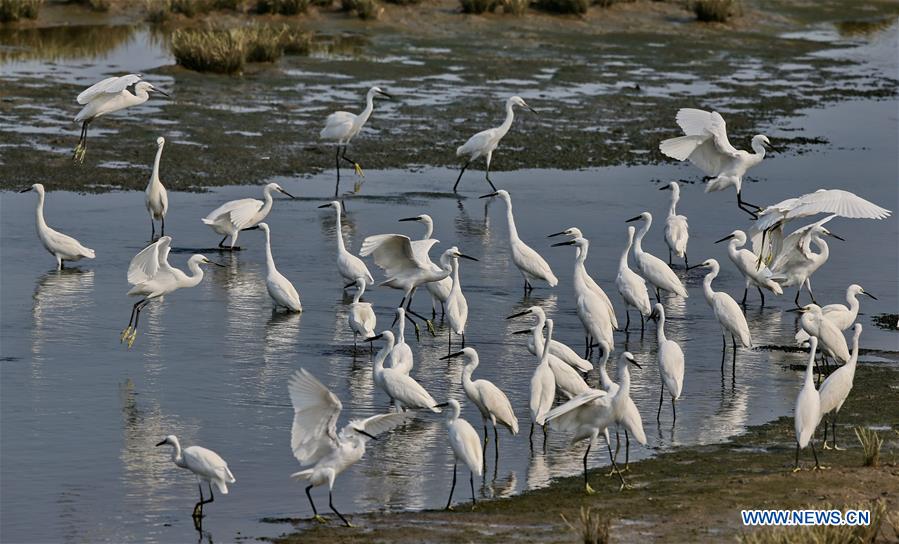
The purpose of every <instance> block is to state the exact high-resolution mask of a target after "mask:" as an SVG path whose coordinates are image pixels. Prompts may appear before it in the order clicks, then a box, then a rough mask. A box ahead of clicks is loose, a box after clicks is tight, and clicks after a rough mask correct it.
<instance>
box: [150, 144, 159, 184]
mask: <svg viewBox="0 0 899 544" xmlns="http://www.w3.org/2000/svg"><path fill="white" fill-rule="evenodd" d="M160 159H162V146H159V149H157V150H156V160H154V161H153V175H152V176H150V183H151V184H156V183H160V181H159V161H160Z"/></svg>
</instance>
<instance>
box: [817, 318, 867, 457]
mask: <svg viewBox="0 0 899 544" xmlns="http://www.w3.org/2000/svg"><path fill="white" fill-rule="evenodd" d="M854 331H855V334H853V336H852V355H850V356H849V360H848V361H847V362H846V364H845V365H843V366H841V367H840V368H838V369H836V370H834V371H833V372H832V373H831V374H830V376H828V377H827V379H826V380H824V383H822V384H821V388H820V389H818V393H819V396H820V399H821V416H822V417H823V416H826V415H827V414H829V413H830V412H833V415H832V416H830V425H831V428H832V429H833V449H835V450H841V449H843V448H838V447H837V414H839V413H840V408H842V407H843V403H844V402H846V399H847V398H848V397H849V392H850V391H852V382H853V381H854V380H855V368H856V365H857V364H858V339H859V337H860V336H861V335H862V326H861V323H856V324H855V327H854ZM823 447H824V449H825V450H827V449H830V446H828V445H827V422H826V421H825V422H824V441H823Z"/></svg>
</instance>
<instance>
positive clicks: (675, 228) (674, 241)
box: [659, 181, 690, 268]
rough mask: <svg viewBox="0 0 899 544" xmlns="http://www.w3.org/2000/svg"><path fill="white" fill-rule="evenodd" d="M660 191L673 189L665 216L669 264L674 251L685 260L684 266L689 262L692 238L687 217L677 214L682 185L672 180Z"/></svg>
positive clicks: (686, 266) (687, 266)
mask: <svg viewBox="0 0 899 544" xmlns="http://www.w3.org/2000/svg"><path fill="white" fill-rule="evenodd" d="M659 190H660V191H665V190H669V191H671V206H670V207H669V208H668V217H666V218H665V243H666V244H668V264H669V265H670V264H671V254H672V252H673V253H674V254H675V255H677V256H678V257H680V258H681V259H683V260H684V268H689V265H688V264H687V242H688V241H689V240H690V230H689V225H688V224H687V217H686V216H683V215H677V202H678V201H679V200H680V185H678V184H677V182H676V181H672V182H671V183H669V184H668V185H665V186H664V187H661V188H660V189H659Z"/></svg>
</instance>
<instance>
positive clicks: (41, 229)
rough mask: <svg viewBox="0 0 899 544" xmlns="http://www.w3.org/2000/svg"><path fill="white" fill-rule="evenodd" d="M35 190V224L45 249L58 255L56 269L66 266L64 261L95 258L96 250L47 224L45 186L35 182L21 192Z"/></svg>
mask: <svg viewBox="0 0 899 544" xmlns="http://www.w3.org/2000/svg"><path fill="white" fill-rule="evenodd" d="M28 191H34V192H36V193H37V208H36V210H35V224H36V226H37V237H38V238H40V240H41V244H43V245H44V249H46V250H47V251H49V252H50V255H53V256H54V257H56V269H57V270H62V269H63V268H64V264H63V262H64V261H72V262H75V261H80V260H81V259H93V258H94V257H96V253H94V250H93V249H91V248H88V247H84V246H83V245H81V242H79V241H78V240H76V239H74V238H72V237H71V236H68V235H66V234H63V233H61V232H58V231H55V230H53V229H52V228H50V227H49V226H48V225H47V222H46V221H45V220H44V186H43V185H41V184H40V183H35V184H34V185H32V186H31V187H28V188H27V189H22V190H21V191H19V192H20V193H27V192H28Z"/></svg>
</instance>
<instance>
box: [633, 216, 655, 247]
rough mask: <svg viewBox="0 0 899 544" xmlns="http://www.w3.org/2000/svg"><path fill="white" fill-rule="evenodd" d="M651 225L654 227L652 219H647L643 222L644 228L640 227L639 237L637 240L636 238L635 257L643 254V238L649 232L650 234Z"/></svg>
mask: <svg viewBox="0 0 899 544" xmlns="http://www.w3.org/2000/svg"><path fill="white" fill-rule="evenodd" d="M650 225H652V219H647V220H646V221H644V222H643V226H642V227H640V230H638V231H637V236H636V238H634V254H635V255H639V254H641V253H643V237H644V236H646V233H647V232H649V227H650Z"/></svg>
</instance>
